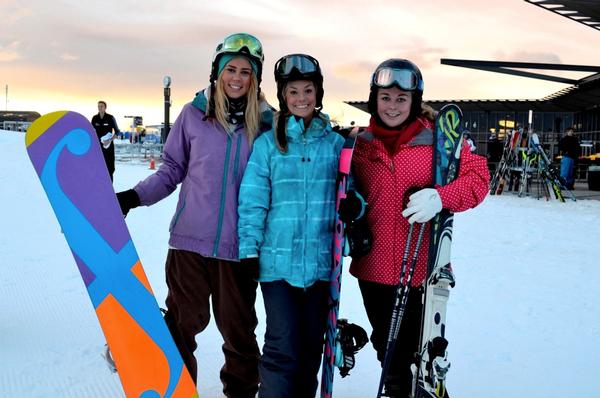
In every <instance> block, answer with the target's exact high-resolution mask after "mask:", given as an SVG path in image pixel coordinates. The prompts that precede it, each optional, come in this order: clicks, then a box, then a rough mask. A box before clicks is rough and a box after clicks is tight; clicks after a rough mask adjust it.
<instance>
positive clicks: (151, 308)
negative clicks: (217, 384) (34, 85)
mask: <svg viewBox="0 0 600 398" xmlns="http://www.w3.org/2000/svg"><path fill="white" fill-rule="evenodd" d="M25 143H26V147H27V152H28V154H29V157H30V159H31V162H32V164H33V166H34V168H35V170H36V172H37V174H38V175H39V177H40V181H41V183H42V185H43V187H44V190H45V191H46V194H47V196H48V200H49V201H50V204H51V205H52V208H53V209H54V212H55V214H56V218H57V219H58V222H59V223H60V226H61V228H62V232H63V233H64V235H65V239H66V240H67V243H68V244H69V247H70V248H71V251H72V253H73V257H74V258H75V262H76V263H77V267H78V268H79V272H80V273H81V276H82V278H83V281H84V283H85V285H86V287H87V290H88V294H89V296H90V299H91V300H92V304H93V305H94V309H95V310H96V315H97V316H98V320H99V321H100V326H101V327H102V330H103V332H104V335H105V337H106V340H107V342H108V345H109V347H110V350H111V352H112V356H113V359H114V361H115V363H116V366H117V369H118V373H119V377H120V378H121V382H122V384H123V389H124V391H125V395H126V396H127V397H128V398H129V397H136V398H137V397H142V398H156V397H177V398H179V397H181V398H192V397H197V396H198V393H197V392H196V387H195V386H194V382H193V381H192V378H191V377H190V375H189V373H188V371H187V369H186V368H185V366H184V363H183V360H182V359H181V356H180V355H179V351H178V350H177V347H176V345H175V343H174V342H173V339H172V338H171V334H170V333H169V330H168V328H167V325H166V324H165V322H164V321H163V318H162V315H161V312H160V309H159V307H158V304H157V303H156V299H155V298H154V294H153V293H152V289H151V288H150V285H149V283H148V280H147V278H146V275H145V274H144V270H143V268H142V264H141V263H140V260H139V257H138V255H137V253H136V250H135V247H134V246H133V242H132V241H131V237H130V236H129V231H128V230H127V226H126V224H125V220H124V219H123V215H122V214H121V209H120V207H119V204H118V202H117V199H116V196H115V193H114V190H113V187H112V184H111V180H110V177H109V174H108V171H107V168H106V164H105V162H104V159H103V157H102V153H101V151H100V145H99V142H98V139H97V136H96V133H95V131H94V129H93V127H92V125H91V124H90V123H89V122H88V120H87V119H86V118H85V117H83V116H82V115H80V114H77V113H74V112H67V111H63V112H54V113H49V114H47V115H44V116H42V117H41V118H39V119H37V120H36V121H35V122H34V123H33V124H32V125H31V127H30V128H29V129H28V130H27V134H26V136H25Z"/></svg>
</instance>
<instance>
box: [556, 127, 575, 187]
mask: <svg viewBox="0 0 600 398" xmlns="http://www.w3.org/2000/svg"><path fill="white" fill-rule="evenodd" d="M566 133H567V134H566V135H565V136H564V137H563V138H561V139H560V141H559V142H558V149H559V150H560V152H561V154H562V159H561V161H560V176H561V177H562V178H563V179H564V180H565V184H566V186H567V188H568V189H573V188H574V185H575V179H574V170H575V162H576V161H577V159H579V149H580V146H579V139H578V138H577V137H576V136H575V135H573V128H568V129H567V131H566Z"/></svg>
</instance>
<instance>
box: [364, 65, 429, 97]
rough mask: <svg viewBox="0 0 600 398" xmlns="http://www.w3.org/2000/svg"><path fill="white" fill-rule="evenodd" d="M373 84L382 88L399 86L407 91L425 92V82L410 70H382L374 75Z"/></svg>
mask: <svg viewBox="0 0 600 398" xmlns="http://www.w3.org/2000/svg"><path fill="white" fill-rule="evenodd" d="M372 84H374V85H375V86H377V87H381V88H388V87H391V86H398V87H400V89H402V90H405V91H413V90H416V89H419V90H421V91H423V81H422V80H420V79H419V77H418V76H417V74H416V73H415V72H414V71H412V70H409V69H393V68H381V69H379V70H378V71H377V72H376V73H375V75H373V82H372Z"/></svg>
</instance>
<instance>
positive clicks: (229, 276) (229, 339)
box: [165, 249, 260, 398]
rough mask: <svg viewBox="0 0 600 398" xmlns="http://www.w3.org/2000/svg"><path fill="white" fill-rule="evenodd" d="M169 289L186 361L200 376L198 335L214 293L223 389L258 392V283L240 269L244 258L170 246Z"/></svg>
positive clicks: (172, 322) (239, 395)
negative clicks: (231, 258) (222, 356)
mask: <svg viewBox="0 0 600 398" xmlns="http://www.w3.org/2000/svg"><path fill="white" fill-rule="evenodd" d="M166 279H167V286H168V288H169V292H168V295H167V299H166V304H167V309H168V313H167V315H166V316H165V319H166V321H167V325H168V326H169V330H170V331H171V334H172V335H173V339H174V340H175V343H176V344H177V347H178V348H179V352H180V353H181V356H182V357H183V361H184V362H185V365H186V367H187V368H188V370H189V372H190V373H191V376H192V378H193V379H194V381H196V377H197V373H198V365H197V362H196V358H195V357H194V351H195V350H196V347H197V344H196V335H197V334H198V333H200V332H202V331H203V330H204V329H205V328H206V327H207V326H208V323H209V320H210V304H209V303H210V298H211V297H212V310H213V315H214V317H215V322H216V325H217V328H218V329H219V332H220V333H221V335H222V336H223V340H224V344H223V353H224V354H225V365H224V366H223V367H222V368H221V373H220V375H221V381H222V383H223V392H224V394H225V395H226V396H227V397H230V398H233V397H235V398H246V397H254V396H255V395H256V392H257V391H258V380H259V378H258V362H259V358H260V352H259V349H258V344H257V343H256V335H255V334H254V330H255V328H256V325H257V322H258V321H257V318H256V312H255V310H254V302H255V299H256V288H257V283H256V282H255V281H253V280H252V279H250V278H249V277H248V276H246V275H245V274H244V273H243V272H241V269H240V264H239V263H238V262H234V261H225V260H219V259H215V258H207V257H203V256H201V255H199V254H197V253H193V252H189V251H185V250H174V249H169V253H168V255H167V262H166Z"/></svg>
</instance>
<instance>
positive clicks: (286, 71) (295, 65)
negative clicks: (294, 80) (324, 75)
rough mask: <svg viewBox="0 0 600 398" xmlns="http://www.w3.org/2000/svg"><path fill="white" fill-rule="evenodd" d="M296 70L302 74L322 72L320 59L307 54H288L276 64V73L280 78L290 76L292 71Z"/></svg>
mask: <svg viewBox="0 0 600 398" xmlns="http://www.w3.org/2000/svg"><path fill="white" fill-rule="evenodd" d="M294 69H296V71H297V72H298V73H299V74H300V75H310V74H313V73H320V68H319V61H317V60H316V59H314V58H313V57H311V56H310V55H305V54H291V55H286V56H285V57H283V58H281V59H280V60H279V61H277V64H276V65H275V75H276V76H278V77H280V78H284V79H285V78H286V77H289V76H290V75H291V74H292V72H293V71H294Z"/></svg>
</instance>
